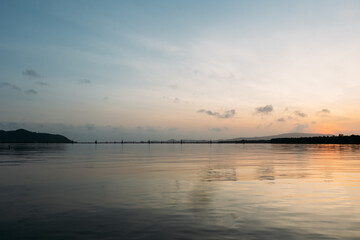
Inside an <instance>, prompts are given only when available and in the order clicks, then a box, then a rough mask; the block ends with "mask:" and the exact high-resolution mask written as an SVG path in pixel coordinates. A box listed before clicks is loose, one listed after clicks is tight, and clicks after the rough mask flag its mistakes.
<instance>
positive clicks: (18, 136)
mask: <svg viewBox="0 0 360 240" xmlns="http://www.w3.org/2000/svg"><path fill="white" fill-rule="evenodd" d="M0 143H73V141H71V140H70V139H68V138H66V137H64V136H62V135H58V134H50V133H36V132H30V131H27V130H25V129H18V130H15V131H3V130H0Z"/></svg>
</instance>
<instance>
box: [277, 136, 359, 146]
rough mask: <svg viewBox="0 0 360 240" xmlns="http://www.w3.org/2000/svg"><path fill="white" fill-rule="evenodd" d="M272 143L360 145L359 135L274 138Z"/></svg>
mask: <svg viewBox="0 0 360 240" xmlns="http://www.w3.org/2000/svg"><path fill="white" fill-rule="evenodd" d="M270 143H298V144H360V136H359V135H351V136H343V135H339V136H323V137H301V138H274V139H271V140H270Z"/></svg>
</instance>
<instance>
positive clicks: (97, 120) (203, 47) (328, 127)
mask: <svg viewBox="0 0 360 240" xmlns="http://www.w3.org/2000/svg"><path fill="white" fill-rule="evenodd" d="M359 13H360V2H359V1H2V4H1V8H0V27H1V29H2V31H1V35H0V73H1V75H0V109H1V112H2V114H1V116H0V124H1V125H0V127H1V128H3V129H6V130H9V129H14V128H18V127H24V128H27V129H29V130H33V131H49V132H57V133H62V134H66V135H68V136H69V137H71V138H73V139H74V140H78V141H79V140H80V141H81V140H93V139H94V138H97V139H100V140H109V141H112V140H120V139H125V138H126V139H129V140H130V139H134V140H142V139H148V138H152V139H154V138H156V139H168V138H213V139H217V138H231V137H239V136H259V135H267V134H277V133H283V132H294V131H302V132H322V133H334V134H337V133H345V134H346V133H360V132H358V130H357V126H358V124H359V123H360V122H359V121H360V111H359V110H358V108H357V106H356V103H357V102H358V101H359V100H360V97H359V96H358V91H359V90H360V84H359V83H358V82H359V81H358V79H359V77H360V70H359V68H358V65H359V61H360V54H359V53H360V48H359V46H358V42H359V40H360V39H359V38H360V35H359V33H360V27H359V25H360V14H359ZM269 106H271V108H270V107H269ZM229 113H231V114H229Z"/></svg>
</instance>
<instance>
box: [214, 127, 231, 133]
mask: <svg viewBox="0 0 360 240" xmlns="http://www.w3.org/2000/svg"><path fill="white" fill-rule="evenodd" d="M226 130H228V128H227V127H223V128H209V131H210V132H222V131H226Z"/></svg>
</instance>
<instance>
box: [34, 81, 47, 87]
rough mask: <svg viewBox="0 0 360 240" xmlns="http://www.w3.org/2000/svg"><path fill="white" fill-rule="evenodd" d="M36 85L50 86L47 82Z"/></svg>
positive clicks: (39, 82)
mask: <svg viewBox="0 0 360 240" xmlns="http://www.w3.org/2000/svg"><path fill="white" fill-rule="evenodd" d="M36 84H38V85H40V86H49V84H47V83H46V82H41V81H38V82H36Z"/></svg>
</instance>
